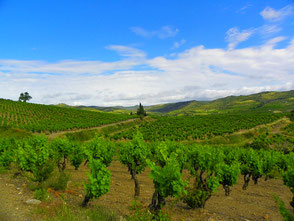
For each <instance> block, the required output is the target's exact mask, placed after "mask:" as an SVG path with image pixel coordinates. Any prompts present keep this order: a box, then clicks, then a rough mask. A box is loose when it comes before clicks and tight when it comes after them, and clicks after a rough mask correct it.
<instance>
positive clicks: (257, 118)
mask: <svg viewBox="0 0 294 221" xmlns="http://www.w3.org/2000/svg"><path fill="white" fill-rule="evenodd" d="M282 116H284V115H283V114H271V113H254V114H218V115H206V116H183V117H158V118H157V119H156V120H155V121H147V122H145V123H143V124H141V125H140V126H139V130H140V132H141V133H142V134H143V136H144V140H146V141H158V140H161V141H163V140H174V141H185V140H198V139H207V138H211V137H213V136H218V135H224V134H231V133H233V132H235V131H239V130H243V129H250V128H253V127H255V126H257V125H261V124H267V123H271V122H273V121H276V120H277V119H279V118H281V117H282ZM136 130H137V129H136V127H133V128H131V129H129V130H126V131H122V132H119V133H116V134H114V135H113V136H112V138H113V139H114V140H121V139H131V138H132V136H133V134H134V132H135V131H136Z"/></svg>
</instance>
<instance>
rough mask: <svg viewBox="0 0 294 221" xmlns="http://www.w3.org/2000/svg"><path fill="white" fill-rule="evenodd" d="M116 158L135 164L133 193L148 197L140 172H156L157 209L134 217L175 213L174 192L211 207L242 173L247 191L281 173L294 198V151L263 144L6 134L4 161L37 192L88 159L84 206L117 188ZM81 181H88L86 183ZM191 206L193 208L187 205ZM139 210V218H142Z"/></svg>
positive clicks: (153, 201)
mask: <svg viewBox="0 0 294 221" xmlns="http://www.w3.org/2000/svg"><path fill="white" fill-rule="evenodd" d="M115 159H117V160H119V161H120V163H121V164H122V165H124V166H125V167H126V169H128V171H129V174H130V175H129V178H131V179H132V181H133V188H129V191H130V194H131V195H134V196H136V197H140V193H141V192H143V189H144V187H143V186H140V178H139V175H140V174H141V173H142V172H144V171H145V170H148V171H150V179H151V181H152V182H153V191H154V192H153V193H150V196H149V199H150V201H149V206H148V207H149V210H150V211H153V212H152V213H145V212H144V211H145V210H144V209H143V210H140V212H139V213H138V211H136V213H135V214H132V213H131V214H130V215H129V218H130V220H141V219H139V216H142V215H144V216H147V218H146V220H152V219H158V220H169V219H170V218H168V213H167V214H163V213H162V212H161V211H164V208H165V207H166V206H168V205H167V204H169V203H170V199H172V198H176V199H177V201H178V202H179V201H180V202H181V203H184V204H186V205H187V208H190V209H196V208H205V206H206V204H207V203H208V202H209V201H210V200H211V198H212V197H213V196H214V195H215V194H216V193H217V192H219V191H222V190H221V189H223V195H224V196H226V197H229V196H230V194H231V192H232V188H233V186H234V185H236V183H237V182H238V179H239V182H242V189H243V190H242V191H247V189H248V187H250V186H252V185H258V183H259V182H260V181H261V179H263V180H267V181H262V182H265V183H266V182H270V179H271V178H273V177H275V176H278V177H281V179H282V180H283V183H284V185H285V187H288V188H289V189H288V199H292V197H293V193H294V192H293V190H294V183H293V181H294V154H293V152H290V153H283V152H279V151H275V150H270V149H259V150H257V149H253V148H250V147H248V148H231V147H218V148H216V147H212V146H207V145H205V146H203V145H197V144H189V145H188V144H182V143H177V142H172V141H167V142H155V143H150V144H147V143H145V142H144V140H143V136H142V134H141V133H140V132H137V133H135V134H134V136H133V138H132V139H131V140H130V141H129V142H124V143H116V142H111V141H109V140H106V139H104V138H102V137H96V138H95V139H93V140H92V141H90V142H86V143H76V142H72V141H69V140H68V139H66V138H56V139H54V140H52V141H49V140H48V138H46V137H45V136H33V137H31V138H27V139H22V140H15V139H1V140H0V165H1V167H2V168H6V169H9V168H13V169H14V170H15V171H17V172H16V174H21V175H22V176H23V177H25V178H26V179H27V180H28V181H29V182H31V183H35V187H34V194H35V197H36V198H37V199H41V200H44V199H46V198H47V197H48V194H49V193H57V192H58V191H60V190H65V189H66V188H67V185H66V183H65V184H63V186H62V185H61V184H62V182H61V181H59V182H57V183H52V182H48V181H49V180H50V177H51V176H52V174H54V173H55V174H56V173H57V174H59V178H58V179H59V180H60V179H64V178H65V177H67V176H66V171H67V170H68V168H70V167H72V168H74V170H75V171H76V172H77V171H78V170H79V168H80V167H84V166H85V165H86V164H88V166H89V169H87V171H88V175H87V177H88V178H87V179H84V180H85V181H84V191H82V193H83V196H84V198H83V200H82V199H80V203H81V205H82V206H83V207H87V206H88V205H91V204H92V203H94V201H95V200H94V199H95V198H100V197H102V196H103V195H105V194H106V193H108V192H109V190H110V188H111V179H112V178H111V173H110V171H109V167H110V165H111V164H112V163H116V161H117V160H115ZM187 174H190V175H189V176H187ZM277 174H279V175H277ZM85 175H86V174H85ZM129 178H127V177H125V179H129ZM68 179H69V177H68ZM240 179H241V180H243V181H240ZM66 182H68V180H66ZM60 183H61V184H60ZM57 184H59V185H57ZM78 186H82V183H80V185H78ZM131 189H133V190H131ZM48 191H49V192H48ZM75 191H80V188H77V187H76V190H75ZM118 191H119V190H118ZM291 192H292V193H291ZM106 197H107V196H106ZM276 197H277V198H276V200H277V202H278V205H279V206H278V208H279V209H280V211H281V213H282V214H283V216H284V217H290V218H289V219H288V220H291V219H292V218H291V217H292V215H291V213H290V212H289V210H288V209H287V208H289V207H288V205H287V206H285V205H284V204H283V201H281V199H279V196H276ZM76 200H77V199H76ZM293 200H294V198H293V199H292V201H291V206H292V207H293V208H294V201H293ZM98 201H99V199H98ZM129 203H131V202H129ZM169 206H171V205H169ZM278 208H277V209H276V210H277V211H278ZM293 208H292V209H293ZM188 211H189V210H188V209H187V211H186V212H187V213H188ZM184 212H185V211H184ZM136 216H138V217H137V219H134V217H136ZM148 217H149V218H148ZM277 217H278V216H277ZM279 219H280V218H279Z"/></svg>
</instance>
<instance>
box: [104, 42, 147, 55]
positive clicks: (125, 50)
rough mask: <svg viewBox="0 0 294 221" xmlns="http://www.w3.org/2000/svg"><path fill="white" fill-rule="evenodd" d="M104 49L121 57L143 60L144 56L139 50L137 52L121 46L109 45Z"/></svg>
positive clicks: (134, 49)
mask: <svg viewBox="0 0 294 221" xmlns="http://www.w3.org/2000/svg"><path fill="white" fill-rule="evenodd" d="M106 48H107V49H109V50H114V51H116V52H118V53H119V54H120V55H121V56H125V57H139V58H144V57H145V56H146V54H145V52H143V51H141V50H138V49H136V48H132V47H127V46H123V45H109V46H107V47H106Z"/></svg>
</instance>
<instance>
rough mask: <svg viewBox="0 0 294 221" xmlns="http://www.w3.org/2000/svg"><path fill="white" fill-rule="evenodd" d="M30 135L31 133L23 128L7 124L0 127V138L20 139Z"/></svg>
mask: <svg viewBox="0 0 294 221" xmlns="http://www.w3.org/2000/svg"><path fill="white" fill-rule="evenodd" d="M30 136H32V133H30V132H28V131H25V130H20V129H15V128H11V127H9V126H6V127H0V138H15V139H22V138H26V137H30Z"/></svg>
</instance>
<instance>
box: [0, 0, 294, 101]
mask: <svg viewBox="0 0 294 221" xmlns="http://www.w3.org/2000/svg"><path fill="white" fill-rule="evenodd" d="M0 28H1V32H0V98H5V99H11V100H18V97H19V94H20V93H21V92H26V91H27V92H29V94H30V95H31V96H32V97H33V99H32V100H31V102H33V103H42V104H58V103H66V104H69V105H96V106H116V105H123V106H130V105H136V104H138V103H139V102H141V103H142V104H143V105H153V104H160V103H169V102H178V101H187V100H213V99H217V98H221V97H225V96H230V95H248V94H253V93H259V92H262V91H285V90H292V89H294V1H293V0H279V1H277V0H255V1H244V0H223V1H213V0H212V1H195V0H185V1H183V0H140V1H138V0H99V1H95V0H83V1H81V0H42V1H40V0H26V1H19V0H0Z"/></svg>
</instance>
